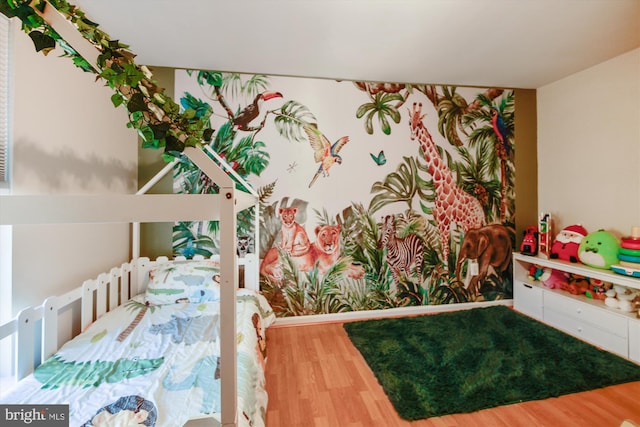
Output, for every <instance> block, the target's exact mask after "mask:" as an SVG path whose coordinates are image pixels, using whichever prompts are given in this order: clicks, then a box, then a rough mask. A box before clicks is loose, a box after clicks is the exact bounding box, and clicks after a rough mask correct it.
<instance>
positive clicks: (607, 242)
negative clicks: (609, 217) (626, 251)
mask: <svg viewBox="0 0 640 427" xmlns="http://www.w3.org/2000/svg"><path fill="white" fill-rule="evenodd" d="M618 249H620V243H619V242H618V239H617V238H616V236H614V235H613V234H612V233H610V232H608V231H605V230H598V231H594V232H593V233H589V234H587V235H586V237H585V238H584V239H582V241H581V242H580V246H579V247H578V258H579V259H580V261H582V263H583V264H585V265H588V266H590V267H595V268H602V269H605V270H608V269H610V268H611V266H612V265H614V264H617V263H618Z"/></svg>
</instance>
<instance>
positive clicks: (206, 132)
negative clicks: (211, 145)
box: [202, 128, 214, 142]
mask: <svg viewBox="0 0 640 427" xmlns="http://www.w3.org/2000/svg"><path fill="white" fill-rule="evenodd" d="M213 132H214V130H213V129H211V128H207V129H205V130H204V131H203V132H202V139H203V140H205V141H206V142H210V141H211V139H212V138H213Z"/></svg>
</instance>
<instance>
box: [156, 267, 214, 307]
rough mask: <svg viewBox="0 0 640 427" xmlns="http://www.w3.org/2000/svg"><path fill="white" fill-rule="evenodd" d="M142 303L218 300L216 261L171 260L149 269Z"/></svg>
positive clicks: (160, 303)
mask: <svg viewBox="0 0 640 427" xmlns="http://www.w3.org/2000/svg"><path fill="white" fill-rule="evenodd" d="M144 300H145V304H147V305H164V304H176V303H183V302H192V303H201V302H207V301H220V264H219V263H218V262H217V261H212V260H198V261H173V262H166V263H162V264H158V265H156V266H155V267H154V268H152V269H151V270H149V283H148V285H147V290H146V291H145V298H144Z"/></svg>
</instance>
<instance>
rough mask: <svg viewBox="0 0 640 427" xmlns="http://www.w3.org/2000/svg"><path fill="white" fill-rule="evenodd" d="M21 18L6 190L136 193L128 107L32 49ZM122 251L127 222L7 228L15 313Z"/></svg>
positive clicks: (87, 77)
mask: <svg viewBox="0 0 640 427" xmlns="http://www.w3.org/2000/svg"><path fill="white" fill-rule="evenodd" d="M19 24H20V23H19V21H18V20H16V19H14V20H12V22H11V26H12V28H11V37H12V46H11V57H10V61H9V62H10V73H11V76H12V77H11V80H10V86H11V89H10V90H11V97H12V98H11V102H12V103H11V107H10V112H11V117H10V129H11V132H12V135H11V137H12V138H11V140H12V144H13V145H12V149H13V152H12V154H13V168H12V170H13V176H12V181H11V191H12V193H13V194H43V193H75V194H77V193H134V192H135V191H136V189H137V144H138V141H137V135H136V133H135V132H134V131H132V130H131V129H127V128H126V122H127V115H126V111H125V109H124V108H123V107H120V108H117V109H116V108H115V107H114V106H113V105H112V104H111V100H110V97H111V95H112V94H113V92H112V90H111V89H109V88H108V87H105V86H104V84H103V83H101V82H96V81H95V75H94V74H91V73H85V72H82V71H81V70H80V69H78V68H76V67H75V66H74V65H73V63H72V61H71V59H69V58H61V57H60V55H61V53H62V52H61V51H60V50H58V49H56V50H55V51H53V52H50V53H49V54H48V56H44V55H43V54H41V53H36V52H35V49H34V47H33V44H32V43H31V40H30V38H29V37H28V36H27V35H26V34H25V33H23V32H22V31H21V30H20V25H19ZM114 208H116V207H114ZM124 208H125V209H126V207H124ZM0 209H1V207H0ZM129 256H130V254H129V226H128V224H116V225H55V226H50V225H39V226H14V227H13V264H12V267H13V289H12V290H13V312H14V313H15V312H16V311H17V310H19V309H20V308H21V307H23V306H25V305H30V304H35V303H39V302H40V301H41V300H42V299H43V298H44V297H45V296H47V295H50V294H60V293H64V292H65V291H67V290H70V289H73V288H74V287H76V286H79V285H81V284H82V281H83V280H85V279H87V278H90V277H92V276H94V275H96V274H98V273H100V272H102V271H104V270H105V269H108V268H110V267H112V266H115V265H116V264H119V263H121V262H124V261H126V260H127V259H129ZM34 258H40V260H39V261H38V262H37V263H35V262H34V261H33V259H34Z"/></svg>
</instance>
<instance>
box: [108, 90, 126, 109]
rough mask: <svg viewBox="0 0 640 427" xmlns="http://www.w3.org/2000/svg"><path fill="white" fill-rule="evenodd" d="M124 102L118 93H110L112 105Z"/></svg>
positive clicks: (115, 105)
mask: <svg viewBox="0 0 640 427" xmlns="http://www.w3.org/2000/svg"><path fill="white" fill-rule="evenodd" d="M123 102H124V99H123V98H122V96H121V95H120V94H119V93H114V94H113V95H111V103H112V104H113V106H114V107H119V106H120V105H122V103H123Z"/></svg>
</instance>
